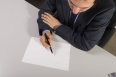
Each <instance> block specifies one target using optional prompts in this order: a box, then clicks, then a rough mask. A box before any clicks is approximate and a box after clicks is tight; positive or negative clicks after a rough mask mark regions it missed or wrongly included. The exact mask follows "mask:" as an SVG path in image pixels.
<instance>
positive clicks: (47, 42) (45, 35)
mask: <svg viewBox="0 0 116 77" xmlns="http://www.w3.org/2000/svg"><path fill="white" fill-rule="evenodd" d="M45 38H46V40H47V44H48V45H50V42H49V40H48V39H49V38H48V36H47V34H46V33H45ZM50 50H51V52H52V53H53V51H52V47H51V45H50Z"/></svg>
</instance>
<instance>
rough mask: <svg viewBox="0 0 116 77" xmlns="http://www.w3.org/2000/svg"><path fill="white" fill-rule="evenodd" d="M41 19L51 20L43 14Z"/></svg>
mask: <svg viewBox="0 0 116 77" xmlns="http://www.w3.org/2000/svg"><path fill="white" fill-rule="evenodd" d="M41 18H42V19H45V20H51V18H50V17H49V16H47V15H45V14H42V16H41Z"/></svg>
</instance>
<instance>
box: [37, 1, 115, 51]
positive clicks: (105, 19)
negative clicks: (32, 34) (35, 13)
mask: <svg viewBox="0 0 116 77" xmlns="http://www.w3.org/2000/svg"><path fill="white" fill-rule="evenodd" d="M114 11H115V4H114V2H113V0H46V1H45V2H44V3H43V5H42V6H41V8H40V11H39V18H38V20H37V22H38V25H39V33H40V36H41V37H40V41H41V43H42V45H43V46H44V47H49V45H48V44H47V43H46V40H45V36H44V33H46V34H47V35H48V37H49V41H50V44H52V32H55V34H57V35H58V36H60V37H61V38H63V39H64V40H66V41H68V42H69V43H70V44H71V45H73V46H74V47H76V48H78V49H81V50H84V51H89V50H90V49H92V48H93V47H94V46H95V45H96V44H97V43H98V41H99V40H100V38H101V37H102V35H103V34H104V31H105V29H106V27H107V26H108V24H109V22H110V19H111V17H112V15H113V13H114ZM54 14H55V17H54Z"/></svg>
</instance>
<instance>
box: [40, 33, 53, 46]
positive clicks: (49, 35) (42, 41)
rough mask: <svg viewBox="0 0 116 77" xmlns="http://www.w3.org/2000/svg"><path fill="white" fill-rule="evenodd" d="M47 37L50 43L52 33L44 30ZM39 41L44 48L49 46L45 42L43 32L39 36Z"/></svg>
mask: <svg viewBox="0 0 116 77" xmlns="http://www.w3.org/2000/svg"><path fill="white" fill-rule="evenodd" d="M45 33H46V34H47V36H48V38H49V42H50V45H51V44H52V34H51V33H50V32H45ZM40 42H41V43H42V45H43V46H44V47H45V48H48V47H50V46H49V45H48V44H47V42H46V39H45V35H44V34H43V35H42V36H41V37H40Z"/></svg>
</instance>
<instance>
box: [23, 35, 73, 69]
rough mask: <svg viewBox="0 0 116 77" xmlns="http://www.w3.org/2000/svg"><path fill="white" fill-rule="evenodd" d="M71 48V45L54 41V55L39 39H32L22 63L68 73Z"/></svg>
mask: <svg viewBox="0 0 116 77" xmlns="http://www.w3.org/2000/svg"><path fill="white" fill-rule="evenodd" d="M70 47H71V46H70V44H66V43H61V42H55V41H53V43H52V50H53V54H52V53H51V51H50V49H46V48H45V47H43V46H42V44H41V42H40V41H39V38H35V37H32V38H31V40H30V42H29V45H28V47H27V49H26V52H25V54H24V57H23V59H22V62H25V63H30V64H35V65H40V66H45V67H51V68H55V69H61V70H66V71H68V70H69V60H70Z"/></svg>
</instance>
